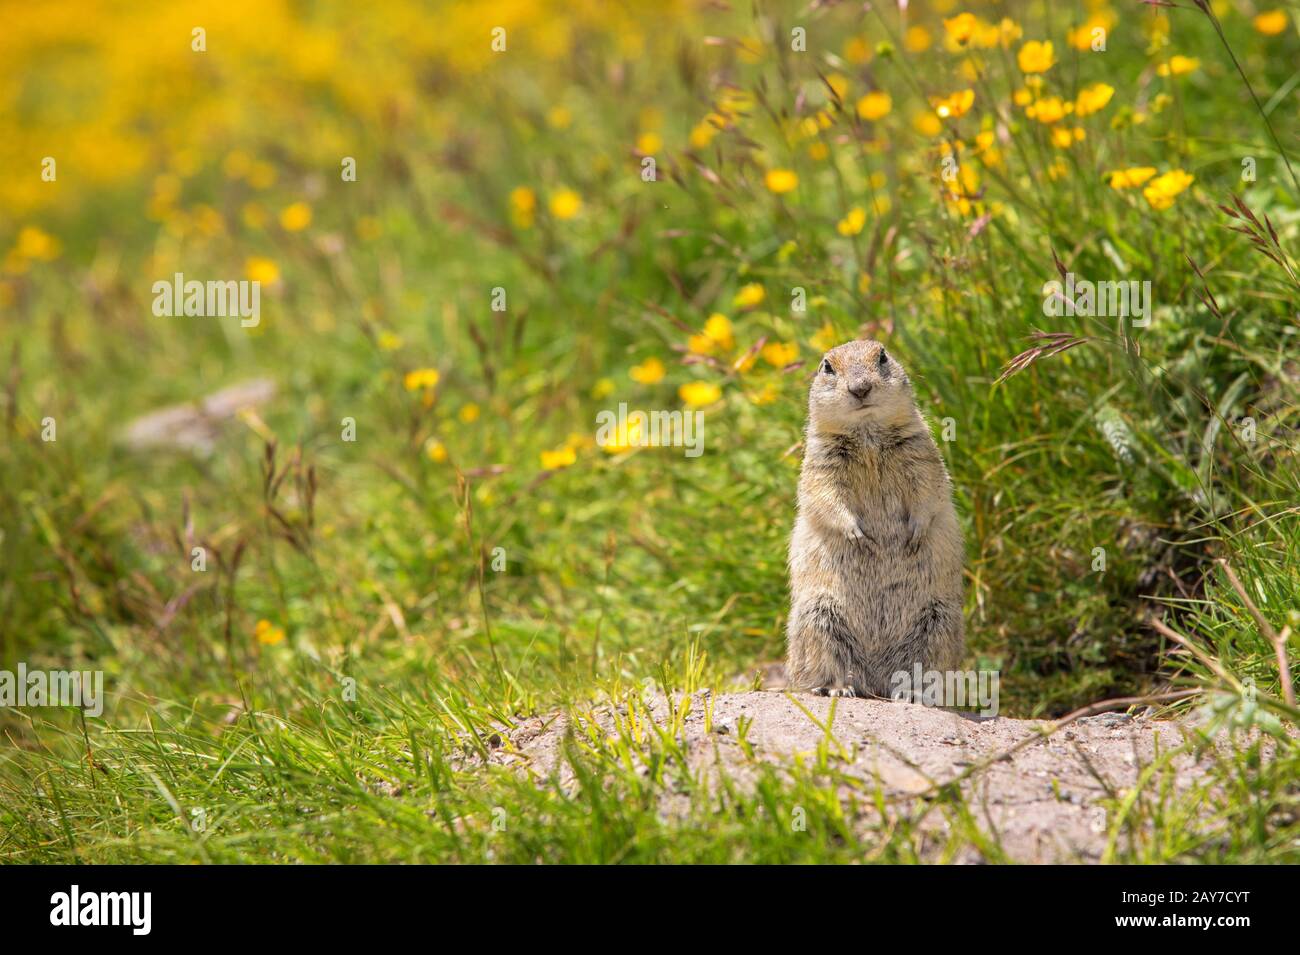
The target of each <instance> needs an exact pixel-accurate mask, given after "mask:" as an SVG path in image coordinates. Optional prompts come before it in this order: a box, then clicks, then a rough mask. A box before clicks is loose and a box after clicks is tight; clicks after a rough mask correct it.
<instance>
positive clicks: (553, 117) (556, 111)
mask: <svg viewBox="0 0 1300 955" xmlns="http://www.w3.org/2000/svg"><path fill="white" fill-rule="evenodd" d="M572 122H573V113H571V112H570V111H569V109H568V108H567V107H565V106H552V107H551V108H550V109H548V110H547V111H546V125H548V126H550V127H551V128H552V129H568V128H569V125H570V124H571V123H572Z"/></svg>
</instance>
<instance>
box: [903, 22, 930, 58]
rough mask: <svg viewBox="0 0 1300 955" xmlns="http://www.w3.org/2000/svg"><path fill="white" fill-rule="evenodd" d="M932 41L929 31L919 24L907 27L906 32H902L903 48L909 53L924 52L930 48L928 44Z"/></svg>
mask: <svg viewBox="0 0 1300 955" xmlns="http://www.w3.org/2000/svg"><path fill="white" fill-rule="evenodd" d="M933 42H934V40H933V39H932V38H931V36H930V31H929V30H927V29H926V28H925V27H923V26H920V25H919V24H918V25H917V26H914V27H908V28H907V32H906V33H904V34H903V48H904V49H905V50H907V51H908V52H909V53H924V52H925V51H926V50H928V49H930V44H931V43H933Z"/></svg>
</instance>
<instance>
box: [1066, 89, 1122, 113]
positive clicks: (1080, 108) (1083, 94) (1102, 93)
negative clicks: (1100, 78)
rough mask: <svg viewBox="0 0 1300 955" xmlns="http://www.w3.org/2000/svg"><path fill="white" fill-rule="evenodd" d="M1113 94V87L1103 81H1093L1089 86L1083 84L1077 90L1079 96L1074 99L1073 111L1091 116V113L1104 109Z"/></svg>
mask: <svg viewBox="0 0 1300 955" xmlns="http://www.w3.org/2000/svg"><path fill="white" fill-rule="evenodd" d="M1114 95H1115V87H1113V86H1108V85H1107V84H1105V83H1093V84H1092V85H1091V86H1085V87H1084V88H1083V89H1081V90H1079V96H1078V98H1076V99H1075V101H1074V111H1075V112H1076V113H1077V114H1078V115H1080V116H1091V115H1092V114H1093V113H1095V112H1097V111H1099V110H1101V109H1104V108H1105V107H1106V104H1107V103H1109V102H1110V98H1111V97H1112V96H1114Z"/></svg>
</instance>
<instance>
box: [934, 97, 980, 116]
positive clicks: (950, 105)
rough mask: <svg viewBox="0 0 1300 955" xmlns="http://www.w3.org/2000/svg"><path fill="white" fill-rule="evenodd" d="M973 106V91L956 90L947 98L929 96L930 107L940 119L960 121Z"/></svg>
mask: <svg viewBox="0 0 1300 955" xmlns="http://www.w3.org/2000/svg"><path fill="white" fill-rule="evenodd" d="M974 104H975V91H974V90H958V91H957V92H956V93H950V94H949V95H947V96H931V97H930V105H931V106H933V107H934V111H935V113H937V114H938V116H939V117H940V118H941V119H960V118H961V117H963V116H965V115H966V114H967V113H968V112H970V108H971V107H972V106H973V105H974Z"/></svg>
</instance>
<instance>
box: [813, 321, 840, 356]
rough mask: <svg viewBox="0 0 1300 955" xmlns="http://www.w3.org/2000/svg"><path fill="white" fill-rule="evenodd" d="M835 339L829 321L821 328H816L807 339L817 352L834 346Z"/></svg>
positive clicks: (825, 350)
mask: <svg viewBox="0 0 1300 955" xmlns="http://www.w3.org/2000/svg"><path fill="white" fill-rule="evenodd" d="M837 341H838V337H837V336H836V334H835V329H834V327H833V326H832V325H831V323H830V322H827V323H826V324H825V325H823V326H822V327H821V328H819V329H817V331H816V332H814V333H813V336H812V338H810V339H809V342H810V343H811V344H812V347H813V348H814V349H815V350H816V351H819V352H827V351H830V350H831V349H832V348H834V347H835V344H836V342H837Z"/></svg>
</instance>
